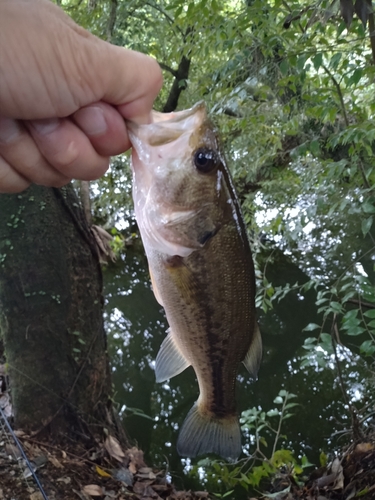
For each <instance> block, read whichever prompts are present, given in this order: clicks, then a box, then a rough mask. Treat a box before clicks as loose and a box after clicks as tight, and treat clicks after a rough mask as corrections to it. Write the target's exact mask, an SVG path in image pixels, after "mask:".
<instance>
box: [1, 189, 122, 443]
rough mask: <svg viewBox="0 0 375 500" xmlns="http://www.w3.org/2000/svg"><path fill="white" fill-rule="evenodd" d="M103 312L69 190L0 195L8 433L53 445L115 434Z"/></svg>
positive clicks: (90, 245)
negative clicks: (28, 434) (34, 435)
mask: <svg viewBox="0 0 375 500" xmlns="http://www.w3.org/2000/svg"><path fill="white" fill-rule="evenodd" d="M102 307H103V298H102V276H101V270H100V266H99V262H98V257H97V251H96V248H95V243H94V241H93V239H92V235H91V233H90V231H89V229H88V226H87V223H86V219H85V217H84V214H83V211H82V210H81V208H80V206H79V203H78V199H77V197H76V196H75V193H74V191H73V188H72V187H71V186H67V187H65V188H63V189H47V188H43V187H39V186H32V187H30V188H29V189H28V190H27V191H25V192H23V193H21V194H18V195H0V336H2V337H3V340H4V345H5V354H6V359H7V363H8V366H9V375H10V381H11V390H12V401H13V410H14V424H15V426H16V427H22V428H23V429H25V430H27V431H37V432H43V434H47V435H48V434H53V435H54V438H55V439H56V440H59V437H62V436H63V435H69V436H71V437H75V438H76V439H77V436H81V437H78V439H81V438H82V436H86V437H88V436H93V435H94V434H96V433H97V431H98V430H100V428H101V427H102V426H106V427H107V428H108V427H109V428H112V429H113V428H114V427H115V423H114V420H115V419H114V418H113V417H114V414H113V411H112V405H111V399H110V397H111V379H110V370H109V364H108V358H107V346H106V337H105V332H104V328H103V319H102Z"/></svg>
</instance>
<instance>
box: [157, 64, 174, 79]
mask: <svg viewBox="0 0 375 500" xmlns="http://www.w3.org/2000/svg"><path fill="white" fill-rule="evenodd" d="M159 66H160V67H161V69H165V71H168V73H171V75H173V76H174V77H175V78H177V77H178V73H177V71H176V70H175V69H173V68H171V67H170V66H168V65H167V64H164V63H162V62H159Z"/></svg>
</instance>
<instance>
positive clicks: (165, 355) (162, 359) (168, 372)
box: [155, 330, 190, 382]
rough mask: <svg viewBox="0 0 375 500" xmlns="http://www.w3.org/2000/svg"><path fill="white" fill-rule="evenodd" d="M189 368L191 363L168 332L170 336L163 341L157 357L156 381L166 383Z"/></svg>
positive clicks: (169, 332)
mask: <svg viewBox="0 0 375 500" xmlns="http://www.w3.org/2000/svg"><path fill="white" fill-rule="evenodd" d="M188 366H190V363H189V361H188V360H187V359H186V358H185V356H184V355H183V354H182V353H181V351H180V350H179V348H178V347H177V345H176V343H175V340H174V338H173V334H172V332H171V331H170V330H168V335H167V337H166V338H165V339H164V340H163V343H162V345H161V347H160V351H159V352H158V355H157V356H156V362H155V376H156V381H157V382H164V381H165V380H167V379H169V378H172V377H174V376H175V375H178V374H179V373H181V372H183V371H184V370H185V369H186V368H187V367H188Z"/></svg>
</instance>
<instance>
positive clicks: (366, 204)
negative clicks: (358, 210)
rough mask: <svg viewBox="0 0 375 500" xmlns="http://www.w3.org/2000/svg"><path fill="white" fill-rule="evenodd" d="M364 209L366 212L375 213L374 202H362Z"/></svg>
mask: <svg viewBox="0 0 375 500" xmlns="http://www.w3.org/2000/svg"><path fill="white" fill-rule="evenodd" d="M362 210H363V211H364V212H365V213H366V214H374V213H375V206H374V205H373V204H372V203H370V202H369V201H365V202H364V203H362Z"/></svg>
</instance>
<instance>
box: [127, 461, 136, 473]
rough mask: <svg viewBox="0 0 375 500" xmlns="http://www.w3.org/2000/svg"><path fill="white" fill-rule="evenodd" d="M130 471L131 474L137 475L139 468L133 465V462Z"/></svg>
mask: <svg viewBox="0 0 375 500" xmlns="http://www.w3.org/2000/svg"><path fill="white" fill-rule="evenodd" d="M128 469H129V470H130V472H131V473H132V474H136V472H137V467H136V466H135V465H134V463H133V462H130V464H129V466H128Z"/></svg>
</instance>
